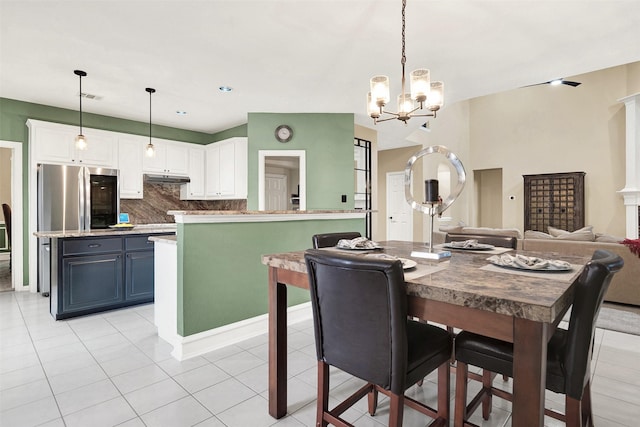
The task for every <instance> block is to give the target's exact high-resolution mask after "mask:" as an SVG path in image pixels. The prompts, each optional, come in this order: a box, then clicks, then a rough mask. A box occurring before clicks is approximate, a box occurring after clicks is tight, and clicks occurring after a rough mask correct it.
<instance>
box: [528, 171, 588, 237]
mask: <svg viewBox="0 0 640 427" xmlns="http://www.w3.org/2000/svg"><path fill="white" fill-rule="evenodd" d="M584 176H585V173H584V172H570V173H549V174H539V175H523V177H524V229H525V230H535V231H542V232H545V233H547V232H548V227H549V226H551V227H555V228H560V229H563V230H567V231H574V230H577V229H579V228H582V227H584Z"/></svg>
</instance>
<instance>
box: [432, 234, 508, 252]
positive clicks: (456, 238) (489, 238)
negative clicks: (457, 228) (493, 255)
mask: <svg viewBox="0 0 640 427" xmlns="http://www.w3.org/2000/svg"><path fill="white" fill-rule="evenodd" d="M472 239H473V240H477V241H478V243H482V244H485V245H493V246H498V247H500V248H511V249H517V248H518V239H517V238H515V237H508V236H493V235H489V234H455V233H447V235H446V236H445V237H444V242H445V243H450V242H463V241H465V240H472Z"/></svg>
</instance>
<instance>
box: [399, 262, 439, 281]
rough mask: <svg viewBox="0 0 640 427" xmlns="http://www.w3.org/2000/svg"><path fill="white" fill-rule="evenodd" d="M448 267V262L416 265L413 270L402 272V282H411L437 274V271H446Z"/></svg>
mask: <svg viewBox="0 0 640 427" xmlns="http://www.w3.org/2000/svg"><path fill="white" fill-rule="evenodd" d="M448 267H449V261H443V262H440V263H438V264H437V265H435V264H433V265H432V264H418V265H416V267H415V268H412V269H410V270H406V271H405V272H404V280H413V279H417V278H418V277H422V276H427V275H429V274H433V273H437V272H438V271H442V270H446V269H447V268H448Z"/></svg>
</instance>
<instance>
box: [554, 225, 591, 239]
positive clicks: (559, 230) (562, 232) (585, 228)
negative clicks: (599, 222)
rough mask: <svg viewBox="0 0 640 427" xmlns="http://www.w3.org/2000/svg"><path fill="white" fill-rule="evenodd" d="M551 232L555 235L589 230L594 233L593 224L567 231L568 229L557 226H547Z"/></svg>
mask: <svg viewBox="0 0 640 427" xmlns="http://www.w3.org/2000/svg"><path fill="white" fill-rule="evenodd" d="M547 228H548V231H549V234H551V235H552V236H553V237H558V236H560V235H563V234H568V233H575V232H582V231H589V232H591V233H593V225H587V226H586V227H582V228H581V229H579V230H575V231H567V230H562V229H561V228H555V227H551V226H549V227H547Z"/></svg>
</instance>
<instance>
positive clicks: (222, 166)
mask: <svg viewBox="0 0 640 427" xmlns="http://www.w3.org/2000/svg"><path fill="white" fill-rule="evenodd" d="M206 150H207V161H206V166H207V167H206V171H205V177H206V186H205V195H206V197H207V198H208V199H246V198H247V173H248V170H247V154H248V153H247V138H229V139H226V140H224V141H220V142H216V143H214V144H209V145H208V146H207V148H206Z"/></svg>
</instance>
